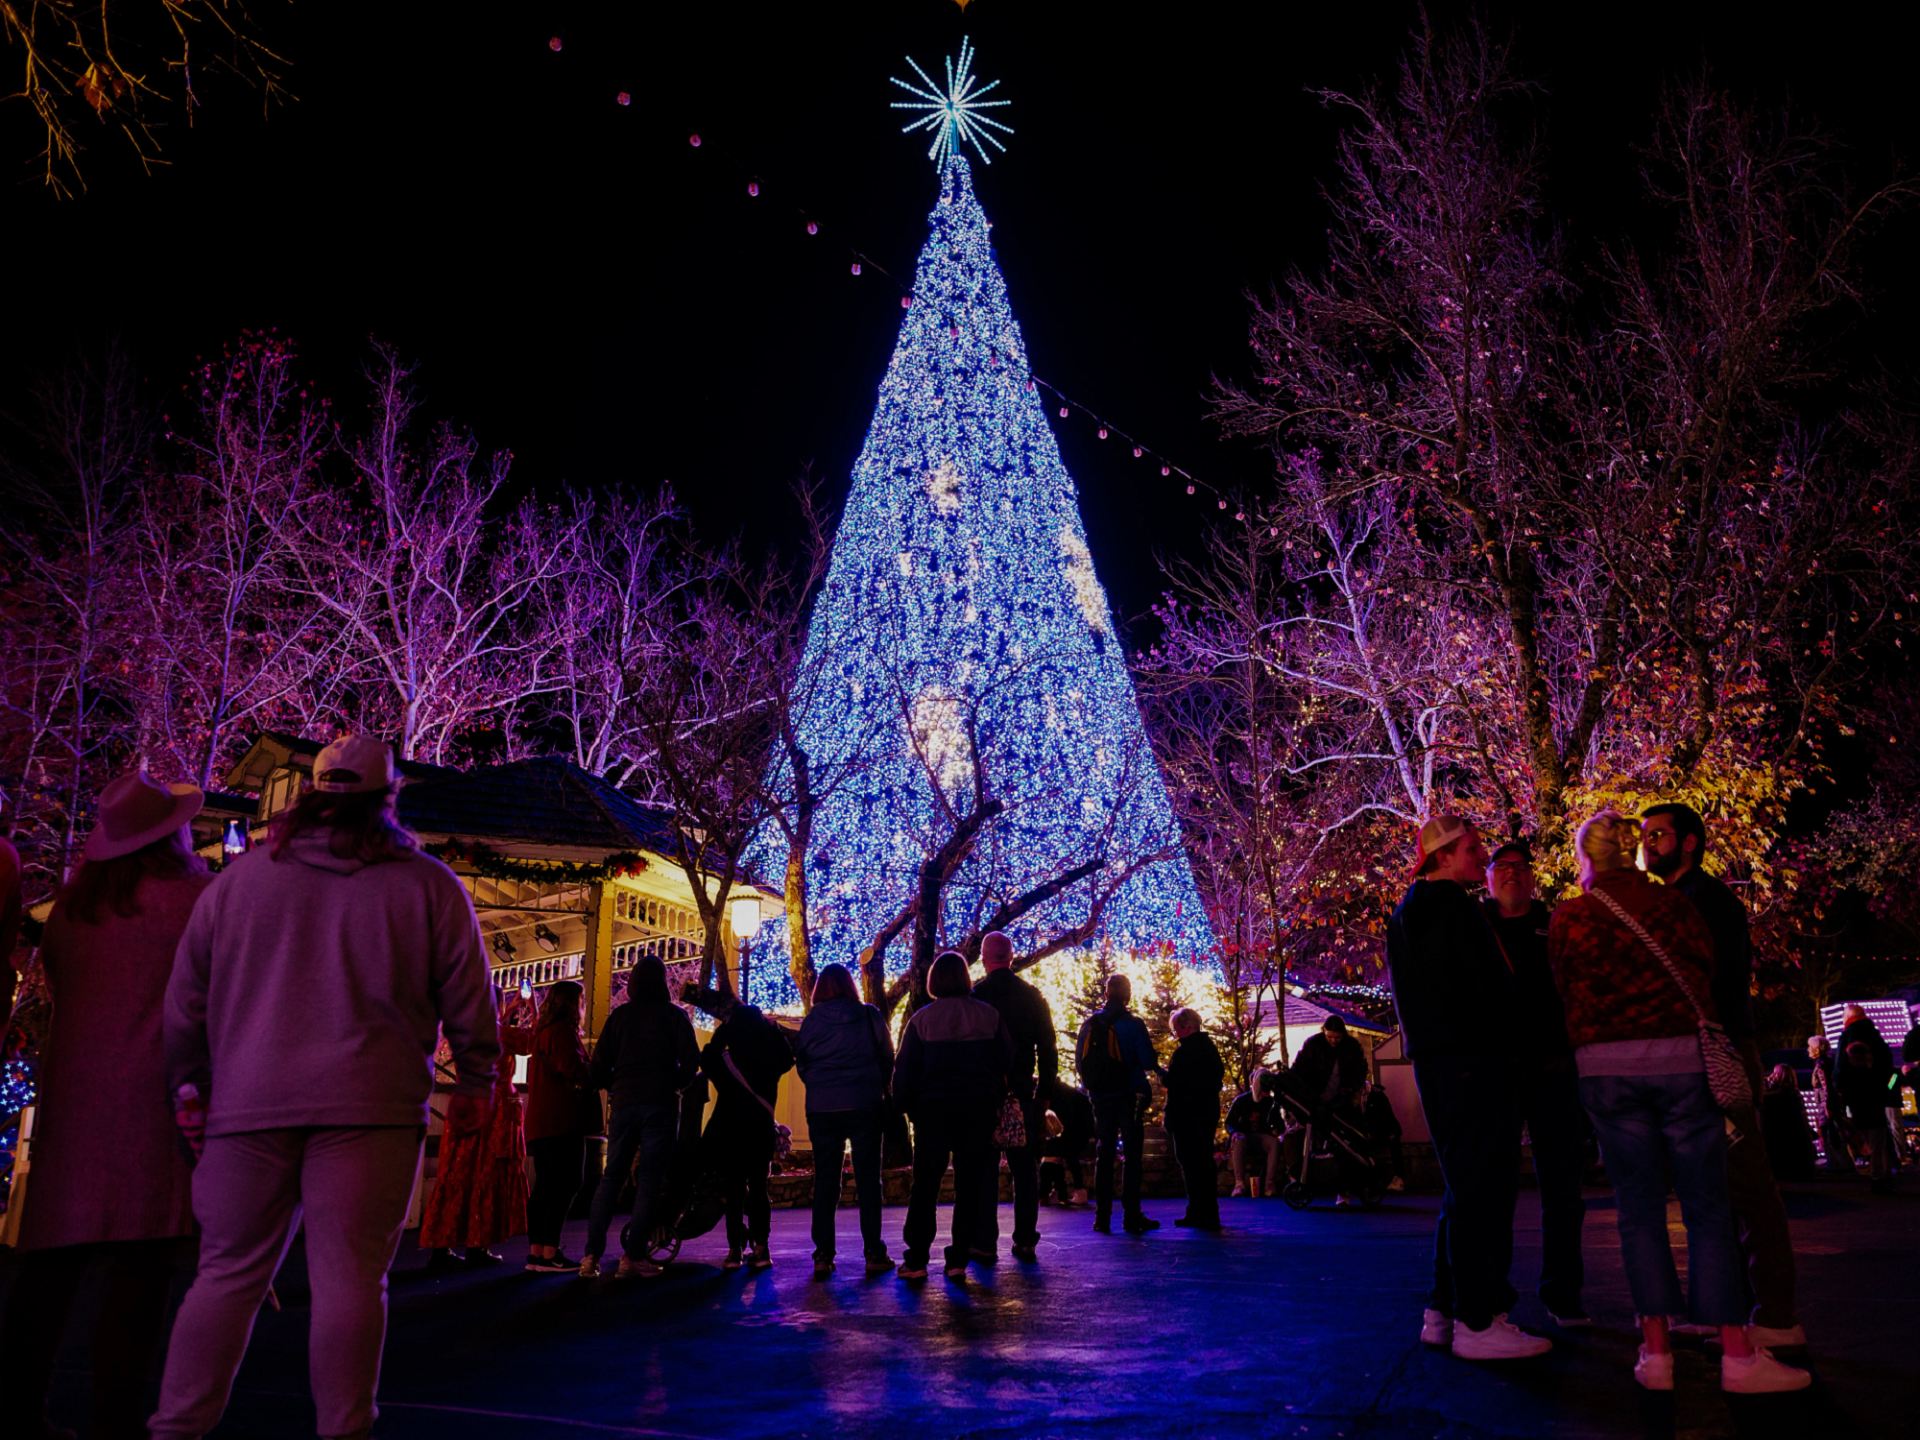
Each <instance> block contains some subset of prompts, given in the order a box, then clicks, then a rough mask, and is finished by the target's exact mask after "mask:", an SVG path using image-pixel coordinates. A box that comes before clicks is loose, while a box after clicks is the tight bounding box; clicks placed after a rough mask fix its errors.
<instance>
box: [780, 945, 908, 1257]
mask: <svg viewBox="0 0 1920 1440" xmlns="http://www.w3.org/2000/svg"><path fill="white" fill-rule="evenodd" d="M793 1058H794V1061H795V1063H796V1064H798V1065H799V1067H800V1083H801V1084H803V1085H805V1086H806V1087H807V1134H808V1135H809V1136H810V1137H811V1138H812V1141H813V1276H814V1279H816V1280H824V1279H825V1278H826V1277H827V1276H828V1275H830V1274H832V1273H833V1252H834V1242H833V1220H834V1212H835V1211H836V1210H837V1209H838V1208H839V1206H840V1157H841V1155H842V1154H843V1153H844V1152H845V1151H846V1149H847V1148H848V1147H849V1146H851V1147H852V1149H853V1184H854V1190H855V1193H856V1194H858V1196H859V1197H860V1240H861V1244H862V1247H863V1248H864V1250H865V1251H866V1258H867V1274H868V1275H869V1276H873V1275H884V1274H886V1273H887V1271H889V1270H891V1269H893V1258H892V1257H891V1256H890V1255H888V1254H887V1244H886V1241H885V1239H883V1238H882V1236H881V1234H880V1204H881V1200H882V1194H881V1188H880V1102H881V1100H882V1099H883V1098H884V1096H885V1093H886V1088H887V1085H888V1083H889V1082H890V1081H891V1080H892V1079H893V1037H892V1036H890V1035H889V1034H888V1033H887V1022H886V1017H885V1016H883V1015H881V1013H880V1012H879V1011H878V1010H877V1009H875V1008H874V1007H873V1006H871V1005H863V1004H861V1003H860V992H859V991H858V990H857V989H855V988H854V984H853V976H852V974H851V973H849V972H848V970H847V967H846V966H844V965H828V966H826V967H825V968H824V969H822V970H821V971H820V974H819V976H818V977H817V978H816V979H815V980H814V982H813V1008H812V1009H811V1010H809V1011H808V1012H807V1018H806V1019H805V1020H803V1021H802V1022H801V1023H800V1034H799V1035H798V1036H797V1037H796V1038H795V1039H794V1042H793Z"/></svg>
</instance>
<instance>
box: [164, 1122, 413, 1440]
mask: <svg viewBox="0 0 1920 1440" xmlns="http://www.w3.org/2000/svg"><path fill="white" fill-rule="evenodd" d="M423 1135H424V1130H423V1128H422V1127H420V1126H416V1125H406V1126H378V1127H373V1128H363V1129H336V1128H315V1129H299V1130H254V1131H249V1132H247V1133H245V1134H241V1135H221V1136H217V1137H215V1138H213V1139H210V1140H208V1141H207V1148H206V1153H205V1155H203V1156H202V1157H201V1160H200V1164H199V1165H198V1167H196V1169H195V1170H194V1173H193V1214H194V1218H195V1219H196V1220H198V1221H199V1222H200V1231H201V1234H200V1269H199V1272H198V1273H197V1274H196V1275H195V1276H194V1280H193V1287H192V1288H191V1289H190V1290H188V1291H187V1298H186V1300H185V1301H184V1302H182V1304H181V1306H180V1314H179V1317H178V1318H177V1319H176V1320H175V1321H174V1325H173V1339H172V1342H171V1343H170V1344H169V1346H168V1349H167V1369H166V1376H165V1378H164V1379H163V1380H162V1381H161V1385H160V1409H159V1412H158V1413H157V1414H155V1415H154V1417H153V1419H152V1420H151V1421H150V1422H149V1425H150V1428H151V1429H152V1432H153V1434H154V1435H155V1436H156V1437H159V1436H175V1435H192V1436H200V1435H204V1434H206V1433H207V1431H209V1430H211V1429H212V1428H213V1427H214V1426H215V1425H217V1424H219V1423H220V1416H221V1415H222V1414H223V1413H224V1412H225V1410H226V1408H227V1397H228V1395H229V1394H230V1393H231V1392H232V1390H233V1377H234V1375H235V1374H236V1373H237V1372H238V1371H239V1369H240V1361H241V1359H242V1358H243V1357H244V1356H245V1355H246V1353H247V1341H248V1339H249V1338H250V1337H251V1336H252V1334H253V1321H254V1317H255V1316H256V1315H258V1314H259V1313H260V1305H261V1302H262V1301H263V1300H264V1299H265V1298H266V1293H267V1287H268V1286H269V1285H271V1284H272V1283H273V1276H274V1272H275V1271H276V1270H278V1269H279V1268H280V1262H281V1260H282V1259H283V1258H284V1257H285V1255H286V1252H287V1247H288V1245H289V1244H290V1243H291V1242H292V1239H293V1234H294V1231H295V1229H296V1228H297V1227H298V1226H299V1224H300V1223H301V1221H302V1219H303V1218H304V1220H305V1222H306V1229H307V1283H308V1285H309V1286H310V1287H311V1288H312V1291H313V1329H312V1334H311V1336H310V1337H309V1340H308V1345H307V1364H308V1369H309V1370H310V1372H311V1381H312V1385H313V1401H314V1406H315V1409H316V1410H317V1411H318V1415H317V1417H316V1418H317V1419H318V1421H319V1429H320V1433H321V1434H322V1435H351V1434H353V1433H354V1432H356V1431H360V1430H365V1429H366V1428H367V1427H368V1426H370V1425H372V1424H373V1421H374V1417H375V1416H376V1415H378V1414H379V1410H378V1408H377V1407H376V1406H375V1405H374V1403H373V1396H374V1391H375V1390H376V1389H377V1388H378V1386H379V1384H380V1351H381V1347H382V1346H383V1345H384V1344H385V1342H386V1335H387V1267H388V1266H389V1265H390V1264H392V1263H393V1255H394V1251H395V1250H396V1249H398V1248H399V1245H400V1232H401V1229H402V1227H403V1226H404V1225H405V1224H406V1219H407V1201H408V1200H409V1199H410V1198H411V1196H412V1194H413V1176H414V1170H415V1167H416V1166H417V1165H418V1164H419V1159H420V1143H421V1139H422V1137H423Z"/></svg>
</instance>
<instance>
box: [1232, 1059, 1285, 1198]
mask: <svg viewBox="0 0 1920 1440" xmlns="http://www.w3.org/2000/svg"><path fill="white" fill-rule="evenodd" d="M1278 1088H1279V1087H1278V1084H1277V1083H1276V1081H1275V1079H1274V1075H1273V1072H1272V1071H1270V1070H1256V1071H1254V1072H1253V1083H1252V1085H1251V1087H1250V1088H1249V1089H1246V1090H1243V1091H1241V1092H1240V1093H1239V1094H1238V1095H1236V1096H1234V1097H1233V1103H1232V1104H1231V1105H1229V1106H1227V1134H1228V1135H1229V1136H1230V1137H1231V1138H1230V1139H1229V1141H1228V1144H1227V1154H1228V1156H1229V1157H1230V1159H1231V1160H1232V1162H1233V1194H1234V1195H1236V1196H1239V1195H1245V1194H1246V1193H1247V1170H1248V1168H1249V1167H1252V1166H1258V1167H1259V1168H1260V1175H1261V1181H1262V1183H1263V1184H1264V1185H1265V1193H1266V1194H1268V1195H1278V1194H1279V1193H1280V1187H1281V1185H1282V1184H1284V1183H1285V1181H1284V1178H1283V1177H1284V1173H1285V1156H1284V1154H1283V1151H1282V1148H1281V1136H1283V1135H1284V1134H1286V1132H1287V1122H1286V1117H1285V1116H1284V1115H1283V1114H1282V1113H1281V1111H1280V1100H1279V1097H1278V1096H1277V1095H1276V1094H1275V1093H1274V1092H1275V1091H1276V1090H1277V1089H1278Z"/></svg>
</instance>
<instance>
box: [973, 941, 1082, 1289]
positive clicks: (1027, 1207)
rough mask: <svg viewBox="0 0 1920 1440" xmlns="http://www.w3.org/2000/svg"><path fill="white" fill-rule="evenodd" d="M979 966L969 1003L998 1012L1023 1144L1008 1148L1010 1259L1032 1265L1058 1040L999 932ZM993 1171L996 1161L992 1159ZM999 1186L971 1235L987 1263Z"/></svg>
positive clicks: (987, 1196)
mask: <svg viewBox="0 0 1920 1440" xmlns="http://www.w3.org/2000/svg"><path fill="white" fill-rule="evenodd" d="M980 964H981V966H982V967H983V968H984V969H985V970H986V972H987V973H986V977H985V978H984V979H983V980H981V982H980V983H979V984H978V985H976V986H974V987H973V998H974V999H976V1000H980V1001H984V1002H985V1003H986V1004H988V1005H991V1006H993V1008H994V1009H996V1010H998V1011H999V1012H1000V1018H1001V1019H1002V1020H1003V1021H1005V1022H1006V1026H1007V1033H1008V1034H1009V1035H1010V1036H1012V1037H1013V1069H1012V1071H1011V1072H1010V1073H1009V1074H1008V1076H1007V1083H1008V1085H1009V1086H1010V1087H1011V1089H1012V1090H1013V1093H1014V1095H1015V1096H1016V1097H1017V1098H1018V1099H1019V1101H1020V1113H1021V1118H1022V1119H1023V1120H1024V1121H1025V1123H1026V1128H1027V1143H1026V1144H1025V1145H1017V1146H1010V1147H1008V1149H1007V1152H1006V1155H1007V1170H1008V1172H1009V1173H1010V1174H1011V1175H1012V1176H1013V1257H1014V1259H1016V1260H1024V1261H1026V1262H1028V1263H1029V1264H1031V1263H1032V1262H1034V1261H1036V1260H1038V1259H1039V1258H1040V1253H1039V1251H1038V1250H1037V1249H1036V1248H1035V1247H1036V1246H1037V1245H1039V1243H1040V1147H1041V1145H1042V1144H1043V1143H1044V1142H1045V1139H1046V1118H1047V1107H1046V1105H1045V1104H1044V1103H1043V1102H1042V1101H1041V1099H1040V1096H1041V1095H1042V1094H1044V1093H1046V1092H1047V1091H1050V1090H1051V1089H1052V1088H1053V1082H1054V1080H1055V1079H1056V1078H1057V1077H1058V1076H1059V1073H1060V1056H1059V1041H1058V1039H1057V1038H1056V1036H1055V1034H1054V1029H1053V1010H1052V1007H1050V1006H1049V1005H1048V1004H1047V997H1046V996H1044V995H1042V994H1041V993H1040V992H1039V991H1038V990H1036V989H1034V987H1033V986H1031V985H1029V984H1028V983H1027V982H1026V981H1024V980H1022V979H1021V978H1020V977H1019V976H1018V975H1016V974H1014V973H1013V941H1012V940H1010V939H1009V938H1007V936H1005V935H1002V934H1001V933H1000V932H999V931H998V930H996V931H994V932H993V933H992V934H991V935H988V936H987V937H986V939H984V940H982V941H981V942H980ZM994 1163H995V1165H996V1166H997V1164H998V1156H997V1155H996V1156H995V1157H994ZM999 1191H1000V1187H999V1186H998V1185H988V1186H985V1187H983V1188H982V1191H981V1211H980V1219H979V1221H978V1223H977V1224H976V1225H975V1227H974V1232H973V1245H974V1251H973V1258H974V1259H976V1260H979V1261H982V1262H985V1263H989V1264H990V1263H992V1261H993V1259H994V1258H995V1252H996V1251H997V1250H998V1249H999V1245H1000V1195H999Z"/></svg>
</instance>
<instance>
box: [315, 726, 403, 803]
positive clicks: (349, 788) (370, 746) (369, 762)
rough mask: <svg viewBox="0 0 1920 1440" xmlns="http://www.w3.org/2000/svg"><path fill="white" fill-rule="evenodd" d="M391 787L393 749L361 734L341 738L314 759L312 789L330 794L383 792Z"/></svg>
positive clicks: (382, 742) (383, 742)
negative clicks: (366, 791) (364, 791)
mask: <svg viewBox="0 0 1920 1440" xmlns="http://www.w3.org/2000/svg"><path fill="white" fill-rule="evenodd" d="M392 784H393V747H392V746H391V745H389V744H387V742H386V741H384V740H370V739H368V738H367V737H366V736H364V735H342V736H341V737H340V738H339V739H338V740H336V741H334V742H333V743H332V744H331V745H329V746H327V748H326V749H324V750H322V751H321V752H320V753H319V755H317V756H316V757H315V758H314V762H313V788H314V789H316V790H325V791H326V792H328V793H329V794H332V795H353V794H357V793H358V792H360V791H363V790H385V789H386V788H387V787H388V786H390V785H392Z"/></svg>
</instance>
